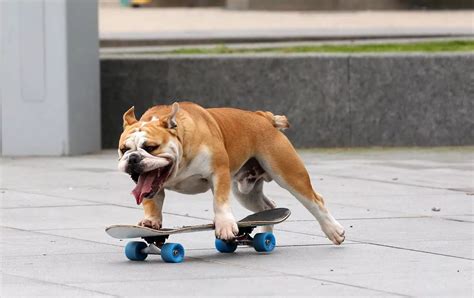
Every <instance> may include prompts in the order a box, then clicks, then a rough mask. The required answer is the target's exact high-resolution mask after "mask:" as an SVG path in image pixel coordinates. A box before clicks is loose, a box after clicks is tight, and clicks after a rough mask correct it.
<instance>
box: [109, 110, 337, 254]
mask: <svg viewBox="0 0 474 298" xmlns="http://www.w3.org/2000/svg"><path fill="white" fill-rule="evenodd" d="M288 127H289V123H288V120H287V118H286V117H285V116H279V115H273V114H272V113H271V112H263V111H257V112H251V111H245V110H239V109H233V108H211V109H205V108H203V107H201V106H199V105H197V104H194V103H190V102H181V103H174V104H173V105H171V106H167V105H159V106H155V107H152V108H150V109H148V110H147V111H146V112H145V114H143V115H142V117H141V118H140V120H137V119H136V117H135V113H134V108H133V107H132V108H130V109H129V110H128V111H127V112H125V114H124V115H123V133H122V135H121V136H120V141H119V149H118V153H119V165H118V168H119V170H121V171H123V172H125V173H127V174H129V175H130V176H131V178H132V179H133V181H135V183H136V186H135V188H134V189H133V191H132V194H133V196H134V197H135V200H136V202H137V204H139V205H140V204H142V205H143V209H144V213H145V215H144V217H143V219H142V220H141V221H140V222H139V223H138V224H139V225H140V226H146V227H150V228H155V229H159V228H161V224H162V207H163V200H164V198H165V189H166V190H173V191H176V192H180V193H185V194H196V193H203V192H206V191H208V190H209V189H211V190H212V193H213V197H214V201H213V206H214V224H215V234H216V237H217V238H219V239H223V240H231V239H233V238H234V237H235V235H236V233H238V227H237V224H236V221H235V218H234V216H233V214H232V211H231V207H230V202H229V200H230V193H231V192H232V193H233V195H234V197H235V198H236V199H237V200H238V201H239V202H240V203H241V204H242V205H243V206H244V207H245V208H247V209H249V210H250V211H252V212H258V211H263V210H267V209H272V208H275V203H274V202H273V201H272V200H270V199H269V198H268V197H267V196H266V195H265V194H264V193H263V184H264V182H269V181H272V180H274V181H275V182H276V183H277V184H278V185H279V186H281V187H283V188H285V189H286V190H288V191H289V192H290V193H291V194H292V195H293V196H294V197H295V198H296V199H298V200H299V201H300V202H301V203H302V204H303V206H304V207H306V209H308V211H309V212H310V213H311V214H312V215H313V216H314V217H315V218H316V220H317V221H318V222H319V224H320V226H321V229H322V230H323V232H324V233H325V234H326V236H327V237H328V238H329V239H330V240H331V241H332V242H333V243H334V244H337V245H339V244H341V243H342V242H343V241H344V238H345V237H344V228H343V227H342V226H341V225H340V224H339V223H338V222H337V221H336V220H335V219H334V217H333V216H332V215H331V214H330V213H329V211H328V210H327V208H326V207H325V205H324V200H323V197H322V196H321V195H320V194H318V193H317V192H315V191H314V190H313V187H312V185H311V181H310V178H309V175H308V172H307V171H306V169H305V167H304V164H303V162H302V160H301V159H300V157H299V156H298V154H297V153H296V151H295V149H294V148H293V146H292V144H291V143H290V141H289V140H288V138H287V137H286V136H285V135H284V134H283V133H282V130H284V129H286V128H288ZM269 229H270V230H271V228H269Z"/></svg>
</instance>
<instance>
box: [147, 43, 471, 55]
mask: <svg viewBox="0 0 474 298" xmlns="http://www.w3.org/2000/svg"><path fill="white" fill-rule="evenodd" d="M461 51H462V52H474V40H453V41H436V42H414V43H385V44H341V45H308V46H290V47H263V48H245V49H243V48H230V47H227V46H225V45H221V46H216V47H213V48H183V49H176V50H172V51H165V52H157V53H156V52H155V53H154V54H178V55H179V54H183V55H186V54H193V55H196V54H198V55H199V54H200V55H208V54H245V53H387V52H430V53H431V52H461Z"/></svg>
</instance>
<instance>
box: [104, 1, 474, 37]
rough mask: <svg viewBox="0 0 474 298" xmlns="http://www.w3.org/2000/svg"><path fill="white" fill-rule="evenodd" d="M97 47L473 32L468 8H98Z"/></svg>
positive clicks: (422, 35) (470, 11) (463, 34)
mask: <svg viewBox="0 0 474 298" xmlns="http://www.w3.org/2000/svg"><path fill="white" fill-rule="evenodd" d="M99 21H100V22H99V33H100V37H101V40H102V42H101V44H102V45H103V46H127V45H141V46H146V45H167V44H168V45H170V44H196V43H216V42H259V41H291V40H295V41H302V40H327V39H360V38H370V39H372V38H406V37H449V36H472V35H474V11H473V10H458V11H454V10H453V11H450V10H447V11H425V10H419V11H354V12H321V11H296V12H295V11H292V12H289V11H234V10H226V9H222V8H192V9H189V8H144V9H130V8H124V7H117V6H100V9H99Z"/></svg>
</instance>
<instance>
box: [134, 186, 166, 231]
mask: <svg viewBox="0 0 474 298" xmlns="http://www.w3.org/2000/svg"><path fill="white" fill-rule="evenodd" d="M164 200H165V191H164V190H161V191H160V192H158V193H157V194H156V195H155V196H154V197H153V199H144V200H143V203H142V204H143V210H144V211H145V216H144V217H143V219H142V220H141V221H140V222H139V223H138V225H139V226H142V227H149V228H152V229H160V228H161V224H162V222H163V215H162V210H163V201H164Z"/></svg>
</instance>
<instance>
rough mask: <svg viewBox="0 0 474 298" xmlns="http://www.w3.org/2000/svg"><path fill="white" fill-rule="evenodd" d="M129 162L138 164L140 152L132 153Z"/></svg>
mask: <svg viewBox="0 0 474 298" xmlns="http://www.w3.org/2000/svg"><path fill="white" fill-rule="evenodd" d="M128 162H129V163H131V164H137V163H139V162H140V156H138V154H132V155H130V157H129V158H128Z"/></svg>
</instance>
